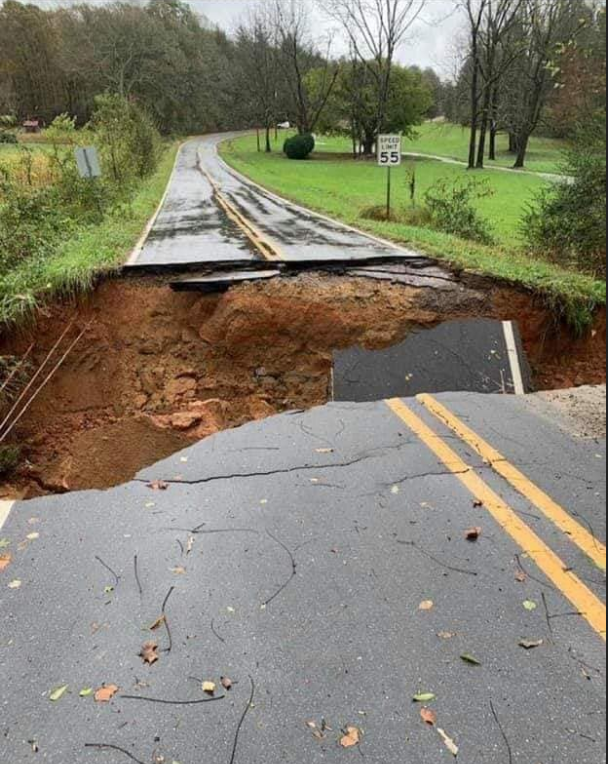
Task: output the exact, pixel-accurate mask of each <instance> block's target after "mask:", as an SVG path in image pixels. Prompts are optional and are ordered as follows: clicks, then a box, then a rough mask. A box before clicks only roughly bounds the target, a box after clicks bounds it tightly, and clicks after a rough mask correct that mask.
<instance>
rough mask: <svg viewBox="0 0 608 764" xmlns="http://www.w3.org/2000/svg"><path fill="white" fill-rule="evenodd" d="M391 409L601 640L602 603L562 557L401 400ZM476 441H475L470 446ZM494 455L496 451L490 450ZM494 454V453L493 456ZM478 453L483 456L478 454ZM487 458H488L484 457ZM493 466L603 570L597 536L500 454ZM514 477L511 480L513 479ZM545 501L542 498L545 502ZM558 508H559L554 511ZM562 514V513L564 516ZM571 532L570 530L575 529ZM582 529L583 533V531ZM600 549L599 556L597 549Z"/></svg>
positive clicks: (460, 430)
mask: <svg viewBox="0 0 608 764" xmlns="http://www.w3.org/2000/svg"><path fill="white" fill-rule="evenodd" d="M421 402H422V403H424V405H425V406H427V408H428V409H429V411H431V412H432V413H433V414H434V415H435V416H439V415H440V414H441V416H439V418H440V419H441V421H442V422H443V423H444V424H448V426H450V425H452V426H451V427H450V429H452V430H453V431H454V432H456V433H457V434H458V435H459V436H460V437H461V438H462V439H463V440H464V441H465V442H467V443H468V444H469V445H471V446H472V447H473V448H475V450H478V449H479V450H478V453H481V454H482V455H483V454H484V453H486V454H487V453H489V452H488V451H487V449H489V448H491V447H490V446H489V445H488V444H487V443H485V441H483V440H482V439H481V438H479V437H478V436H477V435H476V434H475V433H473V431H472V430H470V429H469V428H467V427H466V426H465V425H464V424H463V423H462V422H460V421H459V420H457V419H456V417H454V415H453V414H451V412H449V411H448V410H447V409H446V408H445V407H443V406H441V404H439V403H438V402H437V401H435V400H434V399H433V398H431V397H430V396H423V397H422V398H421ZM387 403H388V406H389V407H390V408H391V410H392V411H393V412H394V413H395V414H396V415H397V416H398V417H399V419H401V421H403V422H404V423H405V424H406V425H407V426H408V427H409V428H410V430H412V432H414V433H415V434H416V435H417V436H418V437H419V438H420V440H422V442H423V443H424V444H425V445H426V446H427V447H428V448H429V449H430V450H431V451H432V452H433V453H434V454H435V456H436V457H437V458H438V459H439V460H440V461H441V462H442V463H443V464H445V466H446V467H447V468H448V469H449V470H450V472H452V473H453V474H454V475H455V476H456V477H457V478H458V480H460V482H461V483H462V484H463V485H464V486H465V487H466V488H467V490H468V491H469V492H470V493H471V494H472V495H473V496H474V497H475V498H476V499H477V500H478V501H480V502H482V503H483V506H484V507H485V508H486V509H487V510H488V512H489V513H490V514H491V515H492V516H493V517H494V519H495V520H496V521H497V522H498V524H499V525H500V526H501V527H502V528H503V530H504V531H505V532H506V533H507V534H508V535H509V536H510V537H511V538H512V539H513V541H515V543H516V544H517V545H518V546H519V547H520V549H521V550H522V551H523V552H524V553H525V554H526V555H527V556H528V557H529V558H530V559H531V560H533V561H534V562H535V563H536V565H537V566H538V567H539V568H540V570H541V571H542V572H543V573H544V574H545V575H546V576H547V578H548V579H549V580H550V581H551V582H552V583H553V584H554V585H555V586H556V587H557V588H558V589H559V590H560V591H561V592H562V594H563V595H564V596H565V597H566V598H567V599H568V600H570V602H571V603H572V605H574V607H575V608H576V610H577V612H579V613H580V614H581V616H582V617H583V618H585V619H586V620H587V622H588V623H589V624H590V625H591V626H592V628H593V629H594V630H595V631H596V632H597V633H598V634H600V636H601V637H602V638H603V639H604V640H605V639H606V606H605V605H604V603H603V602H602V601H601V600H600V599H599V598H598V597H597V596H596V595H595V594H594V593H593V592H592V591H591V590H590V589H589V587H587V586H586V585H585V584H584V583H583V581H581V579H580V578H579V577H578V576H577V575H576V574H575V573H573V572H572V571H571V570H570V569H569V568H568V566H567V565H566V564H565V562H564V561H563V560H561V559H560V558H559V557H558V555H557V554H555V552H553V550H552V549H550V548H549V547H548V546H547V544H545V542H544V541H543V540H542V539H541V538H540V537H539V536H538V534H536V533H535V532H534V531H533V530H532V528H530V527H529V526H528V525H527V524H526V523H525V522H524V521H523V520H522V519H521V518H520V517H519V515H517V513H516V512H515V510H513V509H512V508H511V507H510V506H509V505H508V504H507V503H506V501H504V499H502V498H501V497H500V496H499V495H498V494H497V493H496V492H495V491H493V490H492V489H491V488H490V487H489V486H488V485H487V483H485V482H484V481H483V480H482V479H481V478H480V477H479V475H478V474H477V473H476V472H475V470H474V469H473V467H471V466H470V465H468V464H467V463H466V462H465V461H464V460H463V459H462V458H461V457H460V456H459V455H458V454H457V453H456V452H455V451H454V450H453V449H452V448H450V446H448V445H447V444H446V443H445V441H444V440H443V439H442V438H441V437H440V436H439V435H437V434H436V433H435V432H433V430H432V429H431V428H430V427H429V426H428V425H427V424H426V423H425V422H423V420H422V419H420V417H418V416H417V415H416V414H415V413H414V412H413V411H412V410H411V409H410V408H409V407H408V406H407V405H406V404H405V403H404V402H403V401H402V400H400V399H395V400H391V401H388V402H387ZM474 444H476V445H474ZM495 455H498V452H495ZM498 456H499V457H500V455H498ZM484 458H486V457H485V456H484ZM488 461H489V460H488ZM489 463H490V464H491V465H492V466H493V467H495V468H497V467H498V465H499V464H500V465H501V467H502V472H501V473H500V474H502V475H503V476H505V477H506V476H507V475H508V477H506V479H508V480H509V482H510V483H511V484H512V485H514V486H515V487H516V488H517V489H518V490H519V491H520V492H521V493H523V494H524V495H525V496H526V497H527V498H529V499H530V501H532V497H533V498H534V499H535V500H538V501H539V503H538V504H537V503H536V501H534V503H535V506H537V507H538V508H539V509H540V510H541V511H542V512H543V514H545V516H546V517H548V518H549V519H550V520H551V521H552V522H554V523H555V524H556V525H557V526H558V527H559V528H561V529H562V530H565V531H566V529H567V531H566V532H568V535H569V537H570V538H572V540H576V543H577V544H578V545H579V546H581V545H583V546H581V548H584V551H585V552H586V553H587V554H589V556H590V557H591V558H592V559H593V560H594V561H595V560H598V562H599V563H601V564H600V567H602V568H603V570H605V569H606V549H605V547H603V545H601V544H600V542H599V541H597V540H596V539H594V538H593V536H591V534H589V533H588V532H587V531H585V529H584V528H582V527H581V526H579V525H578V523H576V522H575V521H574V520H573V519H572V518H570V517H569V516H568V515H567V513H566V512H565V510H563V509H562V508H561V507H558V505H557V504H555V502H553V501H552V500H551V499H549V497H548V496H546V494H544V493H543V492H542V491H540V489H538V488H536V487H535V486H533V485H532V483H530V481H529V480H528V479H527V478H525V476H524V475H522V473H520V472H518V471H517V470H516V469H515V468H514V467H512V466H511V465H509V469H507V467H506V465H507V464H508V463H507V462H506V460H505V459H504V458H503V457H500V459H499V460H497V461H489ZM515 478H517V480H515ZM547 500H548V501H547ZM557 509H559V511H556V510H557ZM565 516H566V517H565ZM575 531H576V532H575ZM585 534H586V535H585ZM602 548H603V550H604V552H603V555H602V553H601V550H602Z"/></svg>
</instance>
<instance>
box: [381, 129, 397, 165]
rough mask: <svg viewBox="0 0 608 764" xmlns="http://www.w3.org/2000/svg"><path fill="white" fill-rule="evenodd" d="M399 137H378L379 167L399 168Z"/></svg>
mask: <svg viewBox="0 0 608 764" xmlns="http://www.w3.org/2000/svg"><path fill="white" fill-rule="evenodd" d="M401 140H402V139H401V136H400V135H380V136H378V164H379V165H380V167H399V166H400V165H401V160H402V147H401Z"/></svg>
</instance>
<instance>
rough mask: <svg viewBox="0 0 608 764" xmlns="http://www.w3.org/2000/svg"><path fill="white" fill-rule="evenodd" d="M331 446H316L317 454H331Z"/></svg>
mask: <svg viewBox="0 0 608 764" xmlns="http://www.w3.org/2000/svg"><path fill="white" fill-rule="evenodd" d="M333 452H334V450H333V448H317V453H318V454H333Z"/></svg>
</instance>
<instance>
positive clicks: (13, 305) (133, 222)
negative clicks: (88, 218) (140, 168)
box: [0, 144, 178, 324]
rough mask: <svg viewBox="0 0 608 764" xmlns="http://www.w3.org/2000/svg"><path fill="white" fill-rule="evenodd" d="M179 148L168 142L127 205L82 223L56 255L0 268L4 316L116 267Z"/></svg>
mask: <svg viewBox="0 0 608 764" xmlns="http://www.w3.org/2000/svg"><path fill="white" fill-rule="evenodd" d="M177 149H178V146H177V144H171V145H170V146H168V147H167V149H166V150H165V152H164V155H163V158H162V160H161V162H160V165H159V167H158V169H157V171H156V173H155V174H154V175H153V176H152V177H151V178H149V179H148V180H146V181H145V182H143V183H142V184H141V186H140V188H139V190H138V191H137V193H136V195H135V197H134V198H133V200H132V201H131V203H130V204H129V205H128V206H127V207H126V208H121V209H120V210H117V211H115V212H114V213H112V214H110V215H109V216H108V217H107V218H106V219H105V220H104V222H103V223H102V224H101V225H97V226H83V227H82V228H80V229H79V230H78V231H77V232H76V234H75V235H74V236H72V237H71V238H69V239H68V240H66V241H65V242H64V244H63V245H62V246H61V247H60V248H59V249H58V250H57V251H56V252H55V253H54V255H53V256H51V257H48V258H45V259H37V258H31V259H29V260H24V261H23V263H22V264H21V265H20V266H19V267H17V268H15V269H13V270H11V271H9V272H8V273H2V274H0V322H1V323H4V324H11V323H13V322H15V321H18V320H19V319H22V318H25V317H27V316H28V315H31V314H32V313H33V312H34V311H35V309H36V308H37V307H38V306H39V305H40V304H41V303H44V302H45V301H46V300H50V299H52V298H53V297H55V296H59V295H63V294H70V293H77V292H79V291H82V290H84V289H87V288H90V287H91V285H92V284H93V283H94V282H95V279H96V278H97V277H98V276H99V275H100V274H102V273H108V272H111V271H114V270H116V269H118V268H119V267H120V266H121V265H122V264H123V263H124V262H125V260H126V258H127V256H128V254H129V252H130V251H131V249H132V248H133V247H134V246H135V244H136V243H137V241H138V239H139V237H140V236H141V233H142V231H143V229H144V228H145V226H146V224H147V222H148V221H149V220H150V218H151V217H152V215H153V214H154V212H155V210H156V208H157V207H158V204H159V202H160V200H161V198H162V196H163V194H164V191H165V188H166V187H167V183H168V181H169V178H170V175H171V171H172V169H173V165H174V162H175V155H176V152H177Z"/></svg>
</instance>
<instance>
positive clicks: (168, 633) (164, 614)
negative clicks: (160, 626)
mask: <svg viewBox="0 0 608 764" xmlns="http://www.w3.org/2000/svg"><path fill="white" fill-rule="evenodd" d="M174 591H175V587H174V586H172V587H171V588H170V589H169V592H168V594H167V596H166V597H165V601H164V602H163V606H162V609H161V614H162V616H163V623H164V624H165V629H166V630H167V637H168V639H169V647H167V648H166V650H164V651H163V652H165V653H170V652H171V650H173V636H172V635H171V628H170V627H169V619H168V618H167V605H168V603H169V599H170V598H171V595H172V594H173V592H174Z"/></svg>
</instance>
